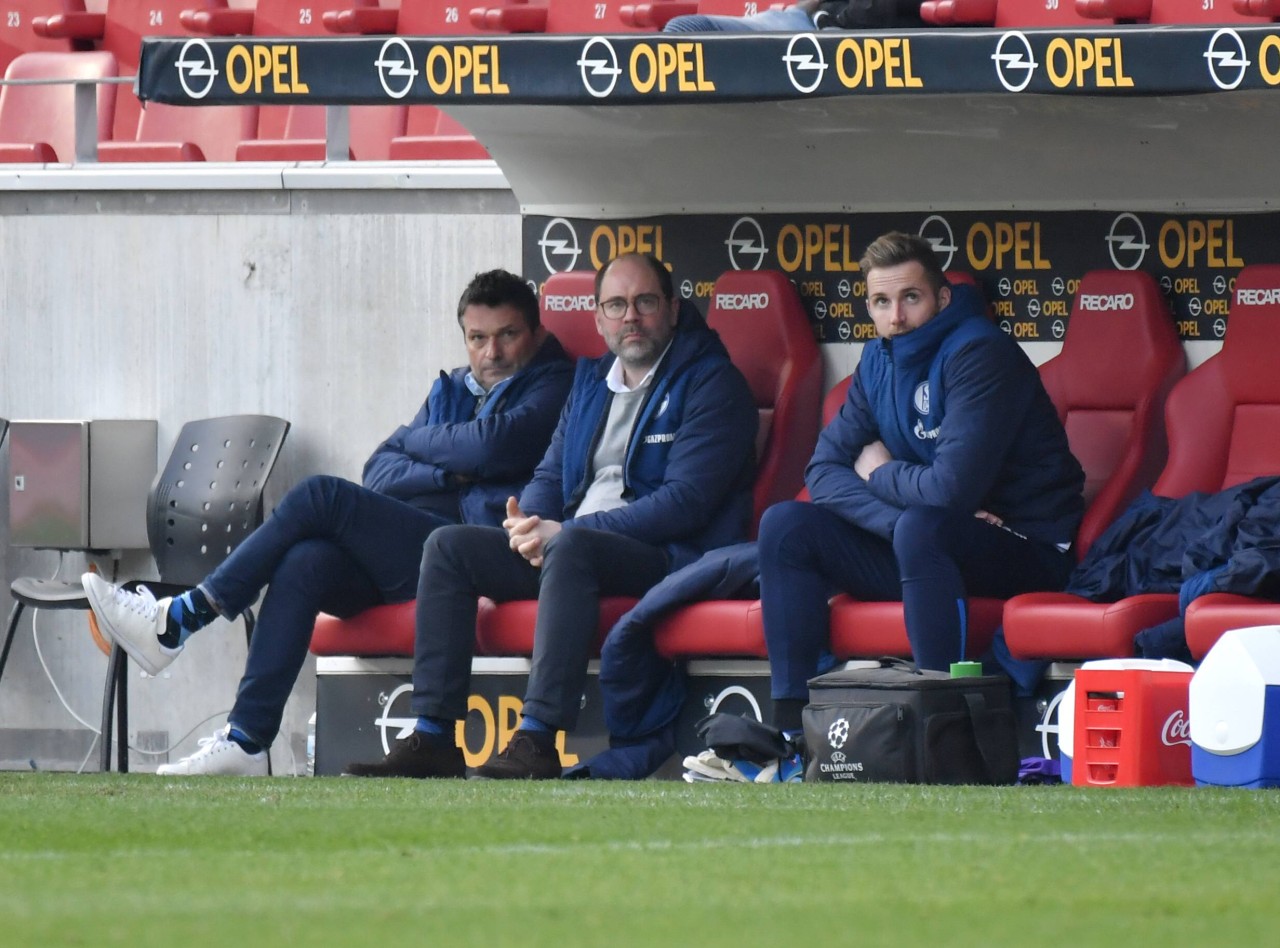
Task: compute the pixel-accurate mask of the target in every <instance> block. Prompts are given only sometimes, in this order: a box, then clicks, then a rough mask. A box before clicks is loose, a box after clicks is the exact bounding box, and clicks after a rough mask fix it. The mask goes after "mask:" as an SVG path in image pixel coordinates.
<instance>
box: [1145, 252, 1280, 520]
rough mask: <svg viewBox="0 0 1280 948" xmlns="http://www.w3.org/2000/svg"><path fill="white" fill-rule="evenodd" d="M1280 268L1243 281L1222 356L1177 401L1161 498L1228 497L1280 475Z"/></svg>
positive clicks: (1181, 387) (1168, 415)
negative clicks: (1279, 361)
mask: <svg viewBox="0 0 1280 948" xmlns="http://www.w3.org/2000/svg"><path fill="white" fill-rule="evenodd" d="M1277 351H1280V266H1277V265H1274V264H1272V265H1261V266H1250V267H1245V268H1244V269H1243V270H1241V271H1240V274H1239V276H1238V277H1237V278H1236V283H1235V287H1234V289H1233V291H1232V297H1231V312H1230V315H1229V316H1228V317H1227V334H1226V338H1225V339H1224V340H1223V344H1222V351H1221V352H1219V353H1218V354H1217V355H1215V356H1213V357H1212V358H1211V359H1209V360H1208V361H1206V362H1205V363H1204V364H1203V365H1200V366H1198V367H1197V368H1196V369H1195V370H1194V371H1192V372H1191V373H1190V374H1188V375H1187V377H1186V378H1185V379H1183V380H1182V381H1181V382H1179V383H1178V385H1177V386H1176V387H1175V388H1174V390H1173V391H1172V392H1171V393H1170V395H1169V404H1168V407H1167V409H1166V411H1165V423H1166V426H1167V428H1168V431H1169V461H1168V463H1167V464H1166V465H1165V469H1164V472H1163V473H1162V474H1161V475H1160V479H1159V480H1158V481H1156V485H1155V487H1154V490H1155V492H1156V493H1157V494H1160V495H1162V496H1165V497H1181V496H1183V495H1185V494H1187V493H1190V492H1191V491H1206V492H1214V491H1220V490H1222V489H1224V488H1226V487H1231V486H1234V485H1236V484H1241V483H1243V482H1244V481H1247V480H1250V479H1251V478H1254V477H1259V476H1262V475H1268V474H1278V473H1280V439H1277V438H1276V437H1275V432H1276V431H1280V372H1277V371H1276V370H1275V364H1274V354H1275V352H1277Z"/></svg>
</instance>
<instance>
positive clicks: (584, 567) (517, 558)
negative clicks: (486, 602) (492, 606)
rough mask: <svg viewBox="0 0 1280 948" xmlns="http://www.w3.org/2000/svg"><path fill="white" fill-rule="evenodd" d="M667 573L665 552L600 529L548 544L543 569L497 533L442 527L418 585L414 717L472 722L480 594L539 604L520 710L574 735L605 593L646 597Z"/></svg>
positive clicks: (568, 533) (572, 532)
mask: <svg viewBox="0 0 1280 948" xmlns="http://www.w3.org/2000/svg"><path fill="white" fill-rule="evenodd" d="M669 568H670V559H669V557H668V556H667V553H666V551H665V550H663V549H662V548H661V547H656V546H652V545H650V544H648V543H644V542H641V541H640V540H633V539H631V538H630V537H625V536H622V535H621V534H617V533H610V532H608V531H604V530H590V529H586V528H578V527H571V528H568V529H564V530H561V531H560V532H559V533H558V534H556V535H555V536H554V537H552V538H551V540H550V541H549V542H548V543H547V547H546V553H545V556H544V558H543V563H542V568H541V569H535V568H534V567H532V566H530V565H529V563H528V561H527V560H525V559H524V557H522V556H521V555H520V554H518V553H515V552H512V550H511V548H510V547H509V546H508V545H507V534H506V531H505V530H502V529H501V528H498V527H475V526H457V527H443V528H441V529H440V530H437V531H436V532H435V533H433V534H432V535H431V537H430V538H429V539H428V540H427V544H426V548H425V550H424V552H423V555H422V578H421V582H420V584H419V586H418V629H417V641H416V643H415V645H414V660H413V703H412V705H411V707H412V709H413V712H414V714H419V715H426V716H428V717H433V718H443V719H446V720H459V719H461V718H464V717H466V714H467V695H468V694H469V693H470V689H471V659H472V657H473V656H474V655H475V648H476V613H477V603H476V600H477V598H478V597H480V596H488V597H489V598H490V599H493V600H494V601H495V602H508V601H510V600H513V599H537V600H538V619H537V624H536V625H535V627H534V643H533V664H532V667H531V669H530V671H529V684H528V687H527V688H526V690H525V698H524V713H525V714H529V715H532V716H533V717H535V718H537V719H538V720H539V721H541V722H543V723H544V724H548V725H551V726H552V727H555V728H558V729H564V730H572V729H573V728H574V726H575V725H576V724H577V723H578V710H579V707H580V705H581V702H582V689H583V687H584V686H585V684H586V678H587V661H588V660H589V659H590V657H591V649H592V646H593V644H594V643H595V639H596V630H597V627H598V626H599V623H600V597H601V596H643V595H644V594H645V592H646V591H648V589H649V588H650V587H651V586H653V585H654V584H656V583H657V582H659V581H660V580H661V579H662V578H663V577H664V576H665V575H666V574H667V570H668V569H669Z"/></svg>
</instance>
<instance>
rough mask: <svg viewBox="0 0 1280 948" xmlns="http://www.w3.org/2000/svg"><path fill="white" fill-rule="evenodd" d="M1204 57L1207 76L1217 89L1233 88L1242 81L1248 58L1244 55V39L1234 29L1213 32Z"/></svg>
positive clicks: (1247, 65) (1247, 66)
mask: <svg viewBox="0 0 1280 948" xmlns="http://www.w3.org/2000/svg"><path fill="white" fill-rule="evenodd" d="M1204 58H1205V60H1206V61H1207V62H1208V64H1209V78H1210V79H1212V80H1213V84H1214V85H1216V86H1217V87H1218V88H1219V89H1234V88H1235V87H1236V86H1238V85H1240V83H1242V82H1244V76H1245V71H1246V70H1247V69H1248V68H1249V60H1248V59H1247V58H1246V57H1245V52H1244V40H1242V39H1241V38H1240V34H1239V33H1237V32H1236V31H1235V30H1218V32H1216V33H1214V34H1213V36H1211V37H1210V38H1209V48H1208V49H1207V50H1205V53H1204Z"/></svg>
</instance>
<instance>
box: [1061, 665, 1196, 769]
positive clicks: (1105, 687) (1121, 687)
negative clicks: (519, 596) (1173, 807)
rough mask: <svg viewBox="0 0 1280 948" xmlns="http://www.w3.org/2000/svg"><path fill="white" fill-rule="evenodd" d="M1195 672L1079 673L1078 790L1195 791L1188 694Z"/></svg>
mask: <svg viewBox="0 0 1280 948" xmlns="http://www.w3.org/2000/svg"><path fill="white" fill-rule="evenodd" d="M1191 674H1192V673H1191V672H1189V671H1187V672H1178V671H1143V670H1138V669H1123V670H1111V669H1088V668H1081V669H1080V670H1079V671H1077V672H1076V707H1075V756H1074V758H1073V759H1072V769H1071V782H1072V784H1074V785H1075V786H1077V787H1104V786H1105V787H1154V786H1161V785H1164V784H1181V785H1183V786H1188V787H1189V786H1193V785H1194V783H1195V781H1194V780H1193V779H1192V777H1191V729H1190V727H1189V724H1188V719H1187V688H1188V686H1189V685H1190V683H1191Z"/></svg>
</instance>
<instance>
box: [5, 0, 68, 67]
mask: <svg viewBox="0 0 1280 948" xmlns="http://www.w3.org/2000/svg"><path fill="white" fill-rule="evenodd" d="M83 12H84V0H0V73H2V72H4V70H6V69H8V68H9V63H11V62H13V61H14V60H15V59H16V58H17V57H18V56H20V55H21V54H23V53H70V52H74V51H76V50H85V49H89V48H90V44H89V43H88V42H87V41H83V40H73V39H70V38H68V37H49V36H41V35H39V34H38V33H36V31H35V30H34V29H33V28H32V22H33V21H34V20H35V18H36V17H50V16H57V15H59V14H66V13H83Z"/></svg>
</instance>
